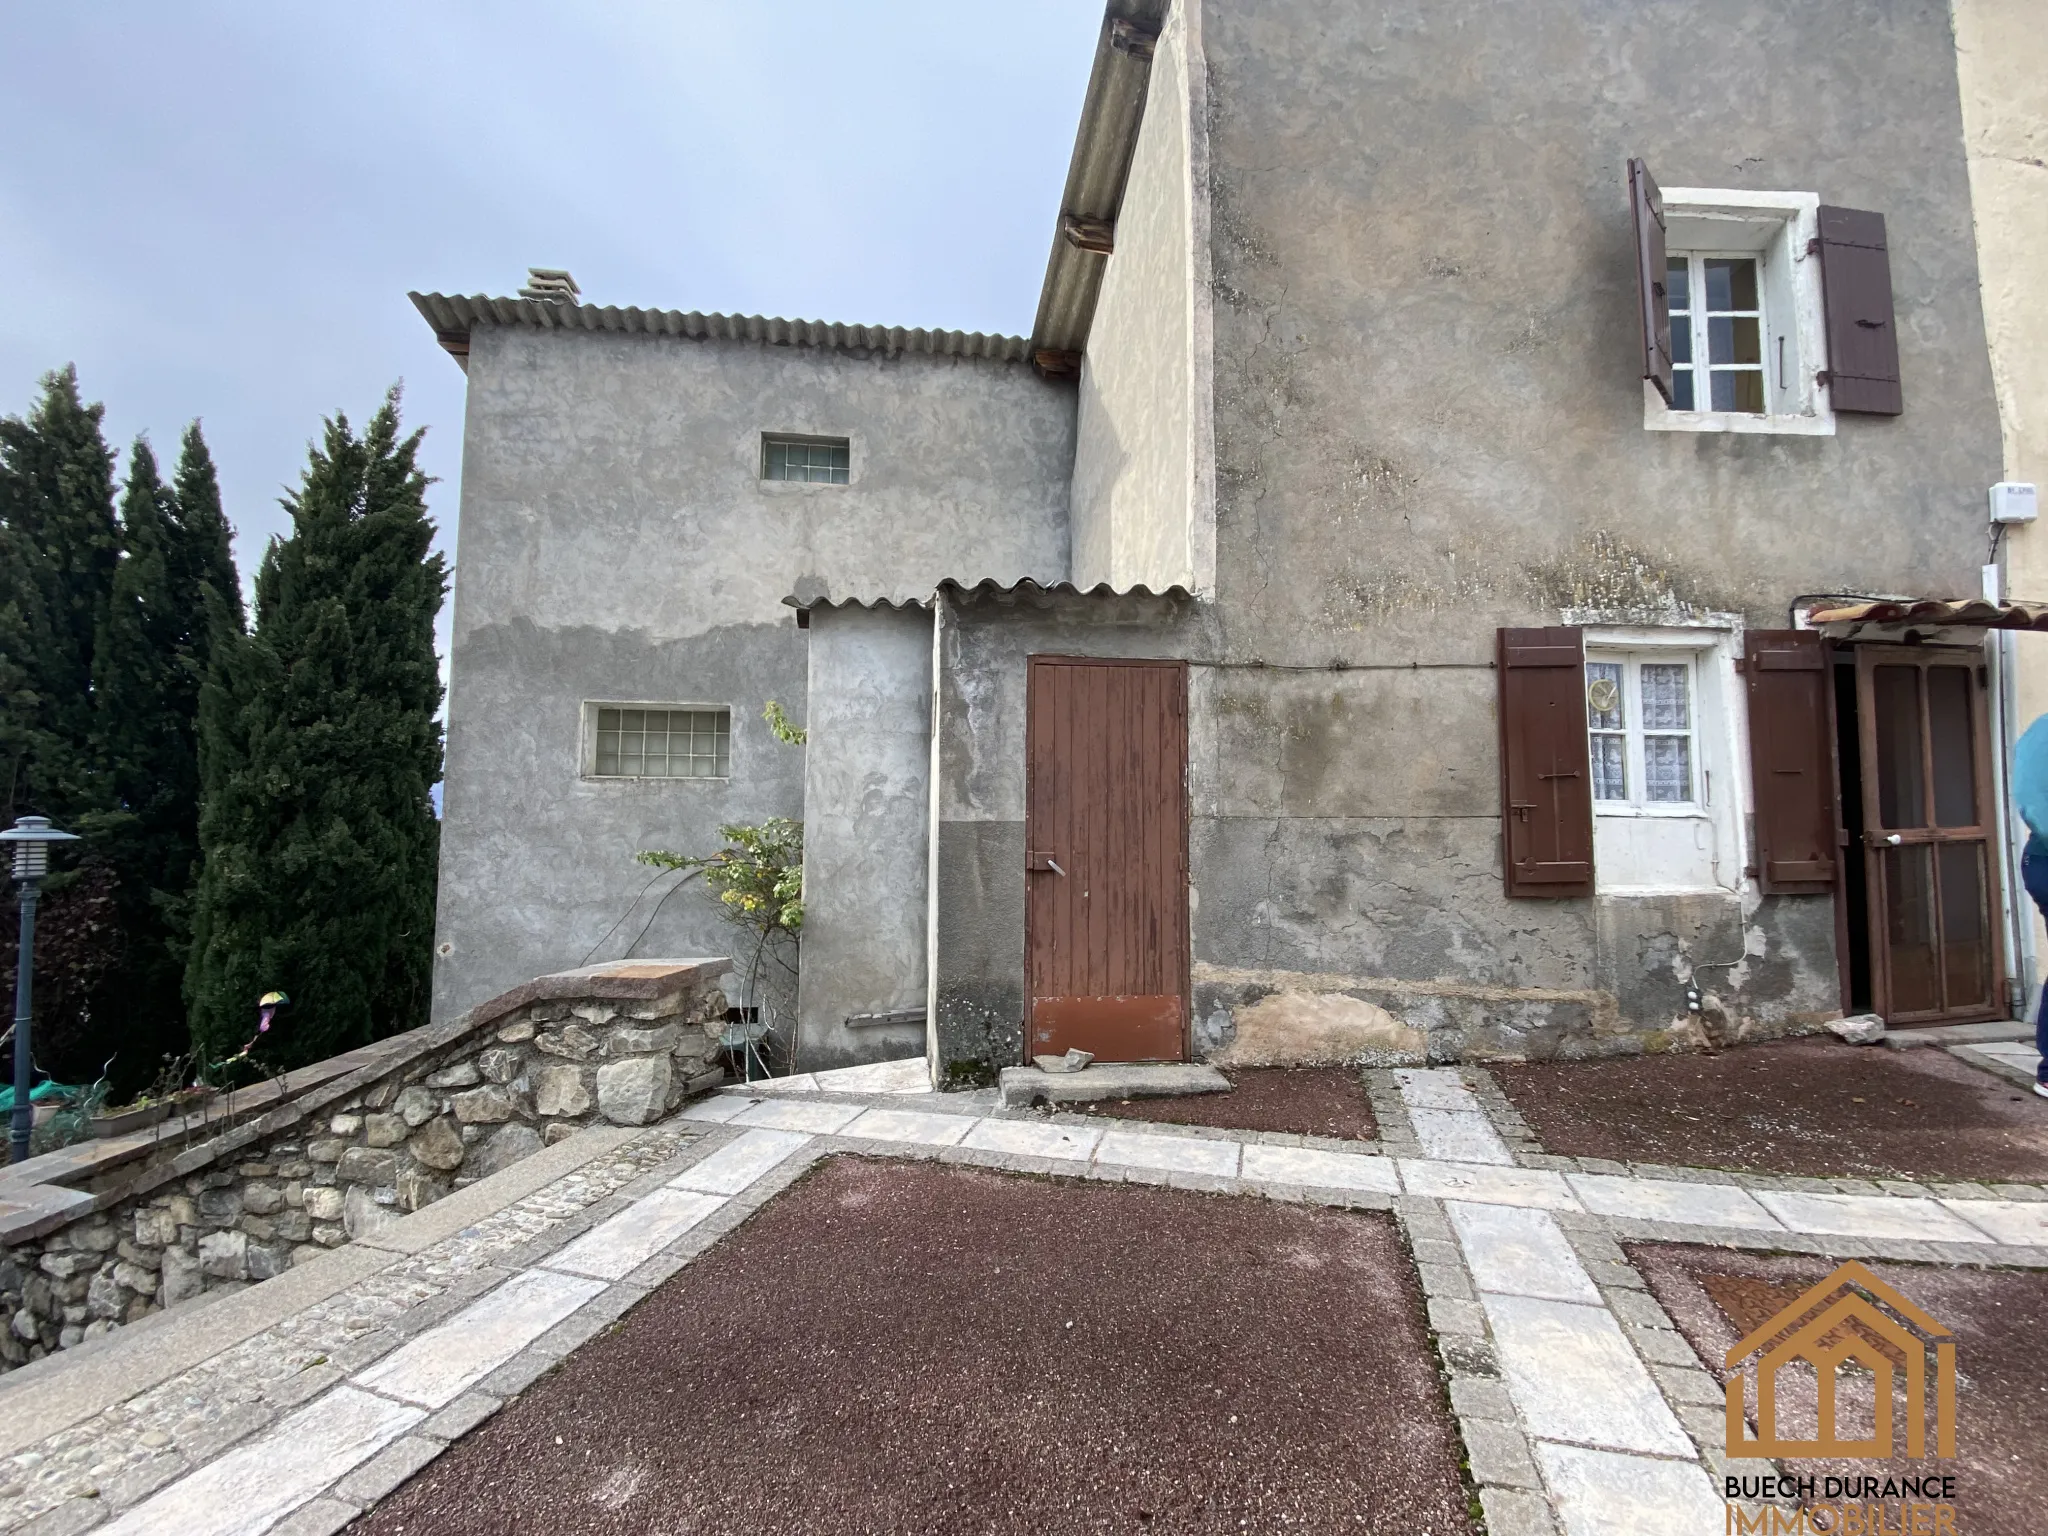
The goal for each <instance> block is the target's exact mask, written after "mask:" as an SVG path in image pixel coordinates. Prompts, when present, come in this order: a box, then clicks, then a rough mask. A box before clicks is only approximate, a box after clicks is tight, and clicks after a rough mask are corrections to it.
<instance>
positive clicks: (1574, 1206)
mask: <svg viewBox="0 0 2048 1536" xmlns="http://www.w3.org/2000/svg"><path fill="white" fill-rule="evenodd" d="M1396 1161H1397V1162H1398V1163H1399V1165H1400V1169H1401V1187H1402V1188H1403V1189H1405V1190H1406V1191H1407V1192H1408V1193H1409V1194H1411V1195H1427V1196H1429V1197H1430V1198H1431V1199H1434V1200H1473V1201H1478V1202H1480V1203H1482V1204H1486V1205H1528V1206H1535V1207H1538V1208H1540V1209H1543V1210H1550V1211H1576V1210H1579V1209H1580V1205H1579V1202H1578V1197H1577V1196H1575V1195H1574V1194H1573V1193H1572V1192H1571V1187H1570V1186H1569V1185H1567V1184H1566V1183H1565V1181H1564V1175H1563V1174H1561V1173H1552V1172H1550V1171H1549V1170H1547V1169H1542V1168H1490V1167H1486V1166H1484V1165H1481V1164H1476V1163H1434V1162H1428V1161H1424V1160H1421V1159H1413V1158H1405V1157H1404V1158H1399V1159H1397V1160H1396Z"/></svg>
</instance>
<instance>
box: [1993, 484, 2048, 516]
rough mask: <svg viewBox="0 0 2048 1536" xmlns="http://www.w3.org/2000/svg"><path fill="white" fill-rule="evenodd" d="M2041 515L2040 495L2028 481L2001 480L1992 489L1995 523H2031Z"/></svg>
mask: <svg viewBox="0 0 2048 1536" xmlns="http://www.w3.org/2000/svg"><path fill="white" fill-rule="evenodd" d="M2040 515H2041V498H2040V494H2039V493H2038V492H2037V491H2036V490H2035V489H2034V487H2033V486H2032V485H2030V484H2029V483H2027V482H2026V481H2024V480H2001V481H1999V482H1998V484H1996V485H1994V486H1993V487H1991V521H1993V522H1994V523H2031V522H2032V521H2033V520H2034V519H2035V518H2037V517H2039V516H2040Z"/></svg>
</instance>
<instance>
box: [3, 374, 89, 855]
mask: <svg viewBox="0 0 2048 1536" xmlns="http://www.w3.org/2000/svg"><path fill="white" fill-rule="evenodd" d="M103 415H104V408H103V407H101V406H98V405H90V406H89V405H86V404H84V403H83V402H82V401H81V400H80V399H79V397H78V372H77V370H76V369H74V368H69V367H67V368H65V369H63V370H62V371H61V372H57V373H52V374H47V375H45V376H44V379H43V394H42V398H41V399H40V400H39V401H38V402H37V403H36V406H35V409H34V410H32V411H31V412H30V413H29V415H28V417H27V419H25V420H24V419H23V418H21V417H18V416H10V417H7V418H6V419H5V420H0V528H4V529H5V530H6V535H7V548H6V550H5V554H6V559H5V560H0V612H5V613H6V614H8V615H9V617H8V618H7V619H6V620H5V621H4V622H6V623H7V624H8V625H10V626H11V628H12V629H13V631H14V634H13V637H12V641H11V645H10V652H11V654H10V657H9V662H10V664H11V665H10V666H9V668H8V670H9V671H11V672H12V673H13V674H14V676H13V677H12V678H11V679H8V678H0V710H4V711H5V716H4V719H0V751H5V752H7V753H8V754H9V755H8V757H7V759H6V761H5V762H4V763H0V789H4V791H5V793H6V804H5V805H4V806H0V811H4V814H5V819H6V820H8V821H9V822H11V821H12V820H13V818H14V817H16V816H18V815H21V814H23V813H24V812H29V811H34V812H39V813H41V814H43V815H46V816H50V817H53V818H56V819H57V820H58V821H60V822H66V823H68V822H70V821H75V820H77V819H78V818H79V817H80V816H81V815H84V814H86V813H88V812H91V811H93V810H97V809H99V808H101V807H102V806H104V805H105V804H106V802H107V791H106V786H105V784H104V783H103V782H101V777H100V775H99V773H98V771H97V765H96V762H95V757H96V753H95V750H94V744H95V740H96V731H95V725H96V721H95V719H94V709H93V697H92V680H93V664H92V663H93V650H94V647H95V645H96V644H97V642H98V638H99V632H100V629H101V627H102V626H103V625H104V624H105V622H106V617H107V604H108V602H109V601H110V599H111V598H112V595H113V587H114V568H115V561H116V551H117V549H118V542H117V537H116V530H115V525H114V478H113V476H114V456H113V454H112V453H110V452H109V451H108V449H107V445H106V441H105V439H104V438H102V437H101V435H100V420H101V417H102V416H103ZM16 647H18V649H16Z"/></svg>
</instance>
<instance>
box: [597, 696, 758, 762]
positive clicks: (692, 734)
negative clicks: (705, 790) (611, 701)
mask: <svg viewBox="0 0 2048 1536" xmlns="http://www.w3.org/2000/svg"><path fill="white" fill-rule="evenodd" d="M595 745H596V748H597V752H596V758H595V762H594V765H593V769H592V771H593V773H594V775H595V776H596V777H598V778H600V779H723V778H729V777H730V776H731V773H732V711H731V710H729V709H628V708H625V707H624V706H620V707H616V708H615V707H613V706H611V705H599V706H598V708H597V720H596V742H595Z"/></svg>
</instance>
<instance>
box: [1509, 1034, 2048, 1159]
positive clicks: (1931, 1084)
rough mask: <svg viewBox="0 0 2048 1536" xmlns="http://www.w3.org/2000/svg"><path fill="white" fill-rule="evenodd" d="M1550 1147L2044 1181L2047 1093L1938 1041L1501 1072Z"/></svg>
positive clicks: (1545, 1065) (1583, 1153) (1795, 1045)
mask: <svg viewBox="0 0 2048 1536" xmlns="http://www.w3.org/2000/svg"><path fill="white" fill-rule="evenodd" d="M1492 1071H1493V1074H1494V1077H1495V1079H1496V1080H1497V1081H1498V1082H1499V1083H1500V1085H1501V1088H1502V1089H1503V1091H1505V1092H1506V1094H1507V1096H1508V1098H1509V1099H1511V1100H1512V1101H1513V1102H1514V1106H1515V1108H1516V1109H1518V1110H1520V1111H1521V1112H1522V1118H1523V1119H1525V1120H1527V1121H1528V1122H1529V1127H1530V1129H1531V1130H1533V1131H1534V1132H1535V1133H1536V1137H1537V1139H1538V1140H1539V1141H1541V1142H1542V1143H1543V1148H1544V1150H1545V1151H1546V1152H1555V1153H1562V1154H1564V1155H1566V1156H1571V1157H1606V1158H1613V1159H1616V1160H1617V1161H1623V1162H1645V1163H1676V1164H1688V1165H1693V1166H1698V1167H1706V1168H1742V1169H1748V1170H1751V1171H1754V1172H1758V1173H1788V1174H1804V1175H1808V1176H1812V1177H1826V1176H1830V1175H1838V1174H1846V1175H1852V1176H1860V1177H1866V1178H1870V1177H1879V1178H1950V1179H2013V1180H2020V1181H2028V1182H2031V1181H2035V1180H2040V1179H2048V1099H2040V1098H2036V1097H2035V1096H2034V1095H2032V1094H2030V1093H2028V1092H2027V1090H2026V1089H2024V1088H2022V1087H2019V1086H2017V1085H2016V1084H2013V1083H2009V1082H2006V1081H2005V1080H2004V1079H2003V1078H1998V1077H1993V1076H1992V1075H1991V1074H1990V1073H1988V1072H1982V1071H1979V1070H1978V1069H1977V1068H1975V1067H1972V1066H1969V1065H1967V1064H1965V1063H1963V1062H1961V1061H1958V1060H1957V1059H1956V1058H1955V1057H1953V1056H1951V1055H1949V1054H1948V1052H1946V1051H1944V1050H1941V1049H1939V1048H1937V1047H1930V1046H1922V1047H1919V1048H1917V1049H1914V1050H1909V1051H1894V1050H1888V1049H1885V1048H1883V1047H1870V1046H1849V1045H1843V1044H1841V1043H1840V1042H1838V1041H1834V1040H1829V1041H1827V1042H1826V1043H1825V1044H1823V1043H1820V1042H1817V1041H1811V1040H1786V1041H1780V1042H1777V1043H1775V1044H1771V1045H1753V1046H1746V1047H1743V1048H1741V1049H1739V1050H1733V1051H1724V1052H1721V1053H1719V1054H1717V1055H1713V1056H1705V1055H1674V1056H1629V1057H1621V1058H1618V1059H1613V1060H1607V1061H1583V1062H1542V1063H1529V1064H1526V1065H1522V1064H1507V1065H1496V1066H1494V1067H1493V1068H1492Z"/></svg>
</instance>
